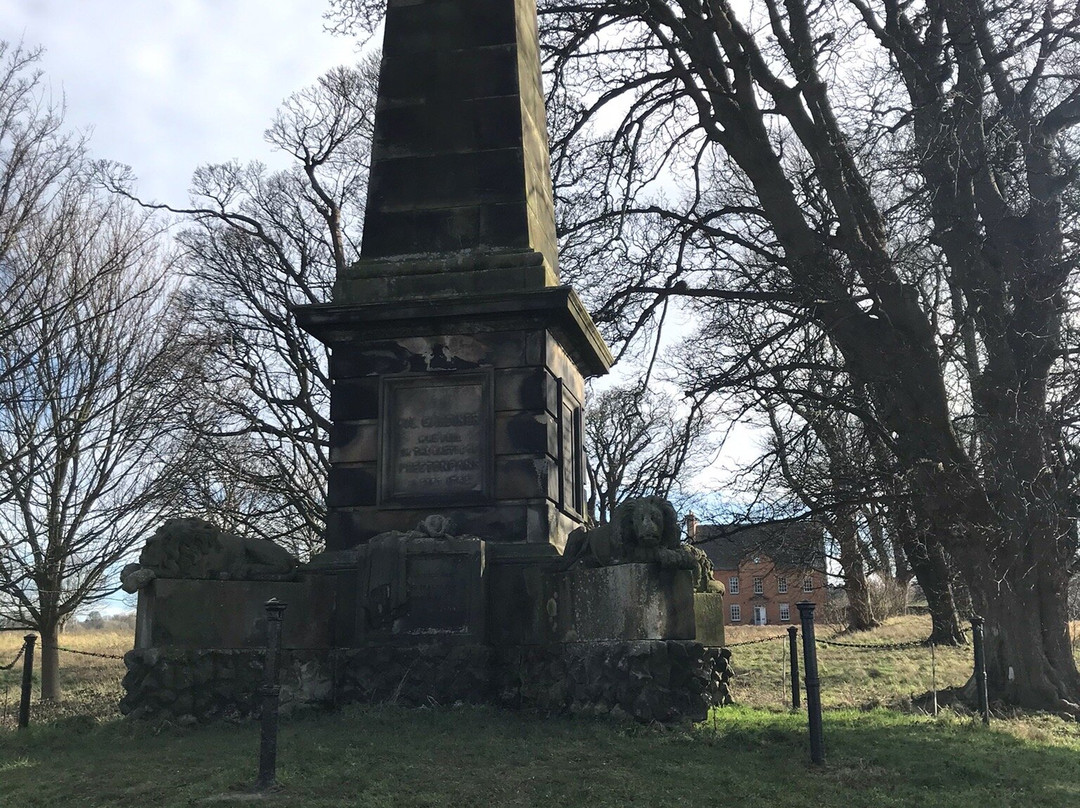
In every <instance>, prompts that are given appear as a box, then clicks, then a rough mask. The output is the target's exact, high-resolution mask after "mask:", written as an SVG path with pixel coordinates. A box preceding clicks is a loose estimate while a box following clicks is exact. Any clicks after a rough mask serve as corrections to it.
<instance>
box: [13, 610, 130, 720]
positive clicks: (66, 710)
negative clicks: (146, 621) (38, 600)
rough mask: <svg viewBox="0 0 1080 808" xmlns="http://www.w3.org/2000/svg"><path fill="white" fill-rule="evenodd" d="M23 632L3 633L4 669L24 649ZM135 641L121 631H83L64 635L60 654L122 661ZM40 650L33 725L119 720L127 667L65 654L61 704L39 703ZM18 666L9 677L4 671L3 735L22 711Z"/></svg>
mask: <svg viewBox="0 0 1080 808" xmlns="http://www.w3.org/2000/svg"><path fill="white" fill-rule="evenodd" d="M23 634H24V632H21V631H4V632H0V665H6V664H7V663H9V662H11V660H12V659H14V657H15V655H16V654H17V653H18V652H19V648H20V647H21V646H22V643H23ZM132 643H133V636H132V634H131V633H130V632H120V631H81V632H78V633H66V634H64V635H63V636H62V637H61V639H60V646H61V648H70V649H72V650H73V651H87V652H91V653H95V654H107V655H110V656H114V657H119V656H123V655H124V653H125V652H127V651H129V650H131V647H132ZM40 662H41V654H40V649H36V656H35V660H34V696H33V702H32V704H33V707H32V710H33V712H32V719H31V720H33V721H34V722H35V723H36V722H48V723H51V722H56V721H72V722H79V723H83V724H89V723H97V722H100V721H107V720H109V719H112V718H117V717H119V715H120V713H119V709H118V702H119V700H120V696H121V695H123V691H122V688H121V686H120V682H121V680H122V679H123V678H124V670H125V669H124V663H123V662H122V661H121V660H119V659H102V658H100V657H91V656H83V655H80V654H73V653H70V652H67V651H61V652H60V687H61V691H62V693H63V698H62V700H61V701H60V702H59V703H57V704H50V703H46V702H40V701H38V698H37V694H38V685H39V683H40V678H39V676H38V672H39V665H40ZM22 666H23V663H22V661H21V660H20V662H19V663H18V664H17V665H16V666H15V667H14V668H13V669H12V670H10V671H0V729H9V728H11V727H14V726H15V723H16V720H17V714H18V709H19V695H20V689H21V682H22Z"/></svg>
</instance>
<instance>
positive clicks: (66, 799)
mask: <svg viewBox="0 0 1080 808" xmlns="http://www.w3.org/2000/svg"><path fill="white" fill-rule="evenodd" d="M1054 722H1056V719H1054V720H1053V721H1049V720H1048V721H1047V722H1044V724H1043V725H1038V726H1035V725H1029V724H1020V723H1012V722H1010V723H1009V725H1007V726H1006V725H1005V724H1004V723H1003V724H1001V725H998V726H995V727H991V729H989V730H986V729H984V728H983V727H981V726H979V725H976V724H973V723H970V722H967V721H960V720H956V719H952V720H936V721H935V720H933V719H926V718H918V717H915V716H910V715H903V714H899V713H895V712H889V711H883V710H882V711H874V712H867V713H832V714H827V715H826V721H825V742H826V754H827V758H828V764H827V765H826V766H825V767H822V768H815V767H811V766H809V765H808V762H807V758H808V752H807V741H806V729H805V717H803V716H798V715H789V714H783V713H769V712H765V711H756V710H746V709H737V710H725V711H723V712H721V713H719V714H718V715H717V716H716V718H715V720H714V721H710V722H708V723H706V724H704V725H701V726H699V727H696V728H694V729H692V730H690V729H676V730H671V729H667V730H663V729H653V728H647V727H640V726H637V725H625V724H613V723H609V722H604V721H590V720H582V721H571V720H568V719H541V718H535V717H530V716H523V715H515V714H512V713H507V712H501V711H497V710H490V709H481V708H462V709H439V710H413V711H409V710H402V709H392V708H384V707H379V708H353V709H349V710H344V711H342V712H340V713H334V714H329V715H322V716H311V717H307V718H302V719H295V720H292V721H289V722H287V723H286V724H285V725H284V727H283V730H282V735H281V740H280V751H279V762H280V764H279V779H280V782H281V785H282V790H281V791H280V792H279V793H278V794H276V795H274V796H272V797H270V798H268V799H266V800H262V801H261V802H263V803H271V804H275V805H288V806H296V807H297V808H306V806H357V807H358V808H386V807H388V806H549V805H558V806H590V807H592V806H599V807H600V808H607V807H608V806H610V807H611V808H614V807H615V806H620V807H621V806H638V805H640V806H680V805H727V804H732V805H735V804H738V805H752V804H756V803H761V804H767V805H769V806H770V808H775V807H777V806H779V808H786V807H787V806H791V808H795V806H800V808H801V806H806V805H810V806H815V807H816V808H833V807H834V806H835V808H859V807H860V806H875V808H876V807H877V806H886V807H887V806H935V807H936V808H954V807H955V808H970V806H977V805H993V806H1013V805H1016V806H1020V805H1023V806H1025V808H1026V806H1030V805H1039V806H1047V807H1048V808H1057V806H1060V807H1061V808H1067V807H1068V808H1073V807H1074V806H1076V805H1080V754H1078V752H1080V733H1078V732H1077V730H1076V729H1075V725H1066V724H1064V723H1063V722H1058V723H1054ZM80 729H81V730H82V731H81V732H72V731H71V729H70V728H68V729H67V731H65V730H62V729H58V728H57V729H53V728H46V727H39V728H37V729H36V730H33V731H31V732H29V733H21V734H19V733H7V734H4V735H0V804H2V805H9V804H10V805H22V806H57V805H61V806H64V805H78V806H88V807H89V808H93V807H94V806H144V805H158V806H180V805H185V806H186V805H192V804H199V803H200V802H202V801H203V800H206V799H207V798H213V797H215V796H221V795H228V794H238V793H241V792H242V791H243V789H244V788H245V787H246V786H247V785H249V784H250V782H251V780H252V779H253V777H254V774H255V768H256V752H257V744H258V740H257V727H256V726H255V725H254V724H245V725H240V726H217V727H201V728H194V729H190V730H184V729H179V728H172V727H166V728H164V729H161V730H160V731H158V732H156V733H155V728H153V727H150V726H147V725H140V726H131V725H127V724H122V723H119V722H117V723H113V724H109V725H105V726H102V727H98V728H94V729H86V728H80ZM1018 734H1019V735H1025V734H1026V736H1027V737H1018Z"/></svg>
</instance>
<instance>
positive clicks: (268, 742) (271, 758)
mask: <svg viewBox="0 0 1080 808" xmlns="http://www.w3.org/2000/svg"><path fill="white" fill-rule="evenodd" d="M284 612H285V604H284V603H279V602H278V600H277V598H270V600H268V601H267V602H266V634H267V638H266V665H265V667H264V668H263V683H262V685H261V686H260V687H259V695H260V696H262V731H261V734H260V737H259V779H258V780H256V781H255V788H256V790H259V791H264V790H266V789H269V788H273V786H274V785H275V783H276V782H277V734H278V706H279V703H280V697H281V686H280V685H279V684H278V656H279V654H280V653H281V621H282V620H283V619H284V616H285V615H284Z"/></svg>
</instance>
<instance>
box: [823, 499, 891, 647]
mask: <svg viewBox="0 0 1080 808" xmlns="http://www.w3.org/2000/svg"><path fill="white" fill-rule="evenodd" d="M826 522H827V524H828V527H829V532H830V533H832V536H833V538H834V539H835V540H836V543H837V545H838V546H839V548H840V574H841V575H842V576H843V578H844V591H846V592H847V597H848V609H847V613H848V628H850V629H851V630H852V631H866V630H867V629H871V628H873V627H874V626H876V625H878V621H877V620H875V619H874V610H873V607H872V606H871V604H870V586H869V585H868V583H867V581H866V566H865V565H864V564H863V557H862V552H861V551H860V549H859V537H858V525H857V524H856V522H855V517H854V515H853V514H850V513H841V514H838V515H837V516H835V517H833V518H830V519H827V520H826Z"/></svg>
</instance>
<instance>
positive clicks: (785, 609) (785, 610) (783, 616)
mask: <svg viewBox="0 0 1080 808" xmlns="http://www.w3.org/2000/svg"><path fill="white" fill-rule="evenodd" d="M780 622H781V623H790V622H791V604H790V603H781V604H780Z"/></svg>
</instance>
